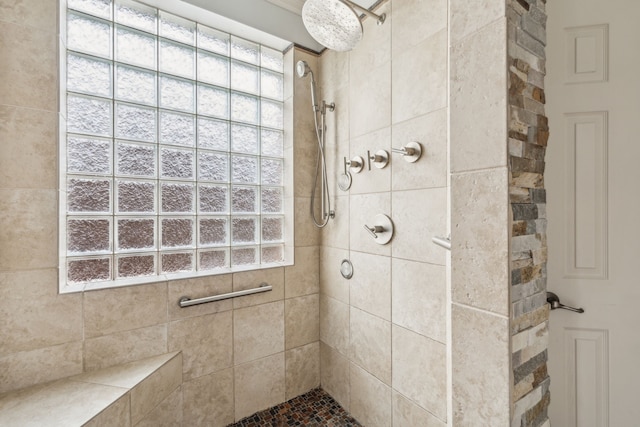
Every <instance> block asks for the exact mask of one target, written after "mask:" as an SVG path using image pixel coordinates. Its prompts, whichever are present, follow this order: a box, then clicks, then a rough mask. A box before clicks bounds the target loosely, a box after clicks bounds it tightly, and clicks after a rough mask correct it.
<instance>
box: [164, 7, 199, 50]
mask: <svg viewBox="0 0 640 427" xmlns="http://www.w3.org/2000/svg"><path fill="white" fill-rule="evenodd" d="M195 34H196V23H195V22H193V21H189V20H187V19H183V18H180V17H178V16H175V15H171V14H170V13H167V12H164V11H160V35H161V36H162V37H166V38H169V39H173V40H176V41H179V42H182V43H187V44H191V45H193V44H194V43H195Z"/></svg>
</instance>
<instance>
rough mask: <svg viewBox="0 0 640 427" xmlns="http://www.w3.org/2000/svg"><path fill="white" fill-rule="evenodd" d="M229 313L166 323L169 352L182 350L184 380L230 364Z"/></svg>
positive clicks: (231, 325)
mask: <svg viewBox="0 0 640 427" xmlns="http://www.w3.org/2000/svg"><path fill="white" fill-rule="evenodd" d="M232 318H233V315H232V312H231V311H225V312H222V313H216V314H208V315H204V316H199V317H192V318H189V319H184V320H178V321H175V322H171V323H169V351H182V358H183V368H182V369H183V371H182V372H183V374H184V379H185V381H189V380H190V379H192V378H197V377H200V376H202V375H206V374H209V373H211V372H216V371H220V370H222V369H225V368H229V367H231V366H232V365H233V343H232V341H233V323H232Z"/></svg>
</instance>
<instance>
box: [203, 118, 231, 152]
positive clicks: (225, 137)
mask: <svg viewBox="0 0 640 427" xmlns="http://www.w3.org/2000/svg"><path fill="white" fill-rule="evenodd" d="M198 147H199V148H210V149H212V150H220V151H228V150H229V123H227V122H223V121H220V120H212V119H206V118H204V117H200V118H198Z"/></svg>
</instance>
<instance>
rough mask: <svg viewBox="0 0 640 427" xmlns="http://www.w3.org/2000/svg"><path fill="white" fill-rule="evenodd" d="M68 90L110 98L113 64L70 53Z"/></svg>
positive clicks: (68, 57) (68, 58)
mask: <svg viewBox="0 0 640 427" xmlns="http://www.w3.org/2000/svg"><path fill="white" fill-rule="evenodd" d="M67 90H68V91H71V92H83V93H87V94H89V95H101V96H106V97H110V96H111V63H109V62H106V61H100V60H97V59H92V58H89V57H86V56H80V55H75V54H73V53H69V54H68V55H67Z"/></svg>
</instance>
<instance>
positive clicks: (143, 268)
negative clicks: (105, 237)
mask: <svg viewBox="0 0 640 427" xmlns="http://www.w3.org/2000/svg"><path fill="white" fill-rule="evenodd" d="M155 273H156V257H155V256H154V255H140V256H121V257H118V277H138V276H152V275H154V274H155Z"/></svg>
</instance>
